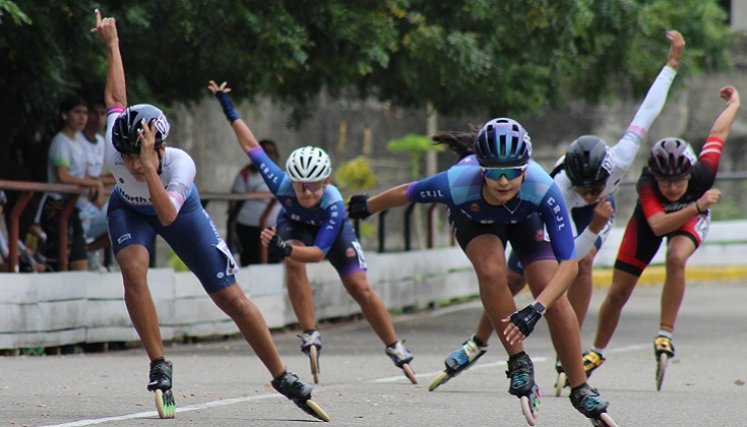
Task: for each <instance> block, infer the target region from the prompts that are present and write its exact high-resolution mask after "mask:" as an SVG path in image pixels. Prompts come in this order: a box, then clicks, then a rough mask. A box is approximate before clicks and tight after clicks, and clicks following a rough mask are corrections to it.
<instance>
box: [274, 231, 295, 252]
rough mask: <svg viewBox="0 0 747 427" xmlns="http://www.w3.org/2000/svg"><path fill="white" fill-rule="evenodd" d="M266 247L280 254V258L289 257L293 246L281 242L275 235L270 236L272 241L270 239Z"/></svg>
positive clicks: (283, 241)
mask: <svg viewBox="0 0 747 427" xmlns="http://www.w3.org/2000/svg"><path fill="white" fill-rule="evenodd" d="M268 246H269V247H270V248H273V249H274V250H276V251H277V252H278V253H280V255H281V256H282V257H287V256H290V254H291V252H293V246H292V245H291V244H290V243H288V242H286V241H285V240H283V239H282V238H281V237H280V236H278V235H277V234H275V235H274V236H272V239H270V243H269V244H268Z"/></svg>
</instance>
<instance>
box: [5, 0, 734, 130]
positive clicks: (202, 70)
mask: <svg viewBox="0 0 747 427" xmlns="http://www.w3.org/2000/svg"><path fill="white" fill-rule="evenodd" d="M95 7H98V8H100V9H101V11H102V14H103V15H104V16H113V17H115V18H116V19H117V22H118V28H119V33H120V46H121V49H122V55H123V60H124V64H125V72H126V77H127V85H128V98H129V99H130V100H131V101H132V102H153V103H157V104H160V105H163V106H168V105H171V104H172V103H174V102H190V101H195V100H198V99H200V98H201V97H203V96H205V85H206V82H207V80H209V79H216V80H227V81H229V82H230V83H231V86H232V87H233V88H234V89H235V92H234V94H235V95H234V97H235V101H236V102H241V101H245V100H249V101H252V100H255V99H256V98H257V97H269V98H271V99H272V100H273V101H278V102H280V103H282V104H284V105H286V106H288V107H290V109H291V111H293V112H294V113H293V120H294V121H295V122H296V123H297V122H298V120H301V119H303V118H304V117H307V116H308V115H309V114H310V111H313V107H314V103H315V102H316V100H317V97H318V96H319V94H320V93H321V92H322V90H324V91H326V92H327V93H329V94H331V96H333V97H342V96H345V97H351V96H352V97H355V96H359V97H367V96H373V97H376V98H378V99H381V100H384V101H388V102H391V103H392V104H393V105H398V106H414V107H425V106H426V105H427V104H430V105H432V106H434V107H435V109H436V111H437V112H438V113H440V114H462V113H478V114H483V115H485V116H489V117H493V116H496V115H506V116H512V117H517V118H520V117H521V115H524V114H528V113H531V112H535V111H537V110H538V109H540V108H543V107H546V106H548V105H562V104H563V103H564V102H566V101H567V100H569V99H570V98H573V97H576V96H583V97H585V98H588V99H590V100H596V99H599V98H600V97H603V96H605V95H606V94H608V93H609V90H610V87H611V86H612V85H613V84H618V85H621V86H623V87H631V88H633V89H634V91H636V92H642V91H644V90H645V88H646V87H648V84H650V81H651V79H652V78H653V76H654V75H655V74H656V71H657V70H658V69H659V68H660V67H661V66H662V65H663V63H664V61H665V58H666V53H667V50H668V45H667V43H666V40H665V38H664V30H666V29H671V28H675V29H678V30H680V31H681V32H682V33H683V34H684V35H685V39H686V40H687V45H688V47H687V49H686V50H685V60H684V63H683V65H684V66H683V67H682V71H681V74H694V73H698V72H701V71H703V70H713V69H718V68H723V67H725V66H728V64H729V60H728V59H729V58H728V57H727V55H726V53H725V47H726V45H727V44H728V43H727V42H728V41H729V36H728V28H727V26H726V24H725V22H724V12H723V11H722V10H721V9H720V6H719V5H718V2H717V1H716V0H637V1H631V0H620V1H610V0H505V1H500V2H496V1H493V0H453V1H448V2H442V1H432V0H386V1H372V0H363V1H355V2H350V1H347V0H317V1H307V0H274V1H266V0H246V1H239V0H201V1H184V0H181V1H167V2H153V1H146V0H132V1H127V2H122V1H120V0H103V1H93V0H58V1H34V0H15V1H12V0H0V87H2V88H3V91H4V96H3V97H2V98H1V99H0V114H2V117H3V120H2V121H0V134H2V135H4V136H5V137H4V138H3V142H2V144H8V143H9V141H12V140H14V139H20V140H28V139H31V137H32V136H33V135H36V134H38V133H40V132H41V133H44V134H51V133H52V131H53V129H50V125H49V124H50V123H53V122H54V120H53V119H54V117H55V115H56V107H57V103H58V102H59V99H60V98H61V96H62V95H63V94H65V93H66V92H82V93H84V94H87V93H89V92H92V93H96V94H101V93H102V88H103V85H104V77H105V68H106V58H105V54H104V49H103V47H102V46H101V45H100V43H98V41H97V40H95V38H94V36H93V35H92V34H91V33H90V28H91V27H92V26H93V25H94V14H93V9H94V8H95ZM6 15H9V16H10V18H11V19H3V18H5V17H6ZM683 80H684V79H681V78H679V79H678V81H683Z"/></svg>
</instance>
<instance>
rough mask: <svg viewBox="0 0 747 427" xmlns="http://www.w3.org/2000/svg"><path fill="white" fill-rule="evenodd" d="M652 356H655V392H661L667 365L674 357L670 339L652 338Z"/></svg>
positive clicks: (662, 337)
mask: <svg viewBox="0 0 747 427" xmlns="http://www.w3.org/2000/svg"><path fill="white" fill-rule="evenodd" d="M654 356H656V391H661V385H662V383H663V382H664V374H665V373H666V371H667V363H668V362H669V359H672V358H673V357H674V345H672V339H671V338H669V337H665V336H663V335H659V336H657V337H656V338H654Z"/></svg>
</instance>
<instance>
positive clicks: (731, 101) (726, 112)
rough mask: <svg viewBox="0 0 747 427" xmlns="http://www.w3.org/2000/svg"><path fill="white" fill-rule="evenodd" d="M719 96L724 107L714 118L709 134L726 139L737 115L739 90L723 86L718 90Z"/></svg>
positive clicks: (739, 104)
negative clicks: (724, 102) (723, 102)
mask: <svg viewBox="0 0 747 427" xmlns="http://www.w3.org/2000/svg"><path fill="white" fill-rule="evenodd" d="M719 96H721V98H723V99H724V100H725V101H726V105H725V106H724V109H723V110H722V111H721V114H719V116H718V117H717V118H716V121H715V122H713V126H712V127H711V132H710V136H713V137H716V138H719V139H721V140H722V141H726V138H727V137H728V136H729V132H730V131H731V124H732V123H734V119H735V118H736V116H737V111H739V107H740V106H741V102H740V100H739V91H738V90H737V89H736V88H735V87H734V86H724V87H722V88H721V90H720V91H719Z"/></svg>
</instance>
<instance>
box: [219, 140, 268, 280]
mask: <svg viewBox="0 0 747 427" xmlns="http://www.w3.org/2000/svg"><path fill="white" fill-rule="evenodd" d="M259 145H260V146H261V147H262V149H263V150H265V153H266V154H267V156H268V157H270V159H272V161H273V162H275V163H277V162H279V161H280V154H279V152H278V147H277V145H276V144H275V142H273V141H271V140H269V139H261V140H260V141H259ZM231 192H232V193H239V194H241V193H257V192H259V193H267V194H272V193H270V190H269V189H268V188H267V184H265V180H264V179H262V175H261V174H260V173H259V170H258V169H257V166H256V165H255V164H254V163H249V164H248V165H246V166H244V167H243V168H242V169H241V170H240V171H239V173H238V174H236V178H234V180H233V185H232V186H231ZM270 202H271V200H270V199H247V200H242V201H240V202H233V201H231V202H230V203H229V204H228V210H229V215H231V216H235V218H236V220H235V222H236V238H237V240H238V243H239V262H240V263H241V266H242V267H245V266H247V265H249V264H259V263H260V262H261V259H260V258H261V257H260V245H261V242H260V238H259V235H260V233H261V231H262V230H261V229H260V225H261V221H262V214H263V213H264V212H265V209H266V208H267V206H268V205H269V204H270ZM279 211H280V206H279V205H278V204H277V203H273V208H272V211H270V213H269V214H268V215H267V224H266V225H267V226H268V227H272V226H274V225H275V219H276V218H277V215H278V212H279ZM267 262H268V263H276V262H280V256H279V255H278V254H277V253H276V252H272V251H268V253H267Z"/></svg>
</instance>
